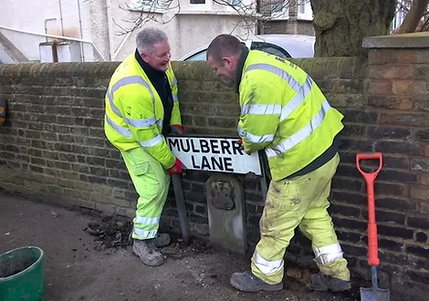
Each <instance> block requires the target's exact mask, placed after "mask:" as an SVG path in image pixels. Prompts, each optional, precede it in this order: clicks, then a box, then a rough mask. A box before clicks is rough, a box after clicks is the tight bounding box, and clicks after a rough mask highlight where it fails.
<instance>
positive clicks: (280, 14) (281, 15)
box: [270, 0, 289, 20]
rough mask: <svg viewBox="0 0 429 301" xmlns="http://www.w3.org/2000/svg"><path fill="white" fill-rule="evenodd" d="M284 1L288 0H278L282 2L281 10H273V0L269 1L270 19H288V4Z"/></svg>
mask: <svg viewBox="0 0 429 301" xmlns="http://www.w3.org/2000/svg"><path fill="white" fill-rule="evenodd" d="M285 1H289V0H278V2H283V5H282V7H281V11H273V6H274V5H275V4H274V3H273V2H275V1H273V0H271V1H270V7H271V19H272V20H288V19H289V5H287V4H285V3H284V2H285Z"/></svg>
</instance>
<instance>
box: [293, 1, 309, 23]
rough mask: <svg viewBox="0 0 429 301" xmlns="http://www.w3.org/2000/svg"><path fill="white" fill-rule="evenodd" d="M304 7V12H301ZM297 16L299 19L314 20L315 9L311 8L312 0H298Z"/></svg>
mask: <svg viewBox="0 0 429 301" xmlns="http://www.w3.org/2000/svg"><path fill="white" fill-rule="evenodd" d="M302 9H304V12H301V10H302ZM297 17H298V19H299V20H308V21H312V20H313V10H312V9H311V3H310V0H298V14H297Z"/></svg>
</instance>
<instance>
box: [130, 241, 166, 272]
mask: <svg viewBox="0 0 429 301" xmlns="http://www.w3.org/2000/svg"><path fill="white" fill-rule="evenodd" d="M133 252H134V254H136V255H137V256H138V257H140V260H141V261H142V262H143V263H144V264H145V265H147V266H150V267H156V266H158V265H161V264H163V263H164V256H162V254H161V253H160V252H159V251H158V250H157V249H156V247H155V239H153V238H152V239H146V240H138V239H134V243H133Z"/></svg>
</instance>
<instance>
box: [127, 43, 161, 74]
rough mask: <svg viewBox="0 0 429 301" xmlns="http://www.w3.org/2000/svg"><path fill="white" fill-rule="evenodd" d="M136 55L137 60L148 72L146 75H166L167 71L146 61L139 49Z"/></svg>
mask: <svg viewBox="0 0 429 301" xmlns="http://www.w3.org/2000/svg"><path fill="white" fill-rule="evenodd" d="M134 56H135V58H136V60H137V62H138V63H139V65H140V67H141V68H142V69H143V71H144V72H145V73H146V75H147V76H148V77H149V78H153V77H159V76H164V74H165V72H164V71H160V70H157V69H155V68H153V67H152V66H151V65H149V64H148V63H146V62H145V61H144V60H143V59H142V57H141V55H140V53H139V52H138V50H137V49H136V53H135V55H134Z"/></svg>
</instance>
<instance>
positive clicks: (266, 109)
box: [241, 104, 281, 115]
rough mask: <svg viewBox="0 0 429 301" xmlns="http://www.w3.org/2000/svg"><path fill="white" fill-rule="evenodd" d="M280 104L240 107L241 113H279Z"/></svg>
mask: <svg viewBox="0 0 429 301" xmlns="http://www.w3.org/2000/svg"><path fill="white" fill-rule="evenodd" d="M280 112H281V106H280V105H253V104H252V105H244V106H243V107H242V108H241V115H246V114H250V115H275V114H280Z"/></svg>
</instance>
